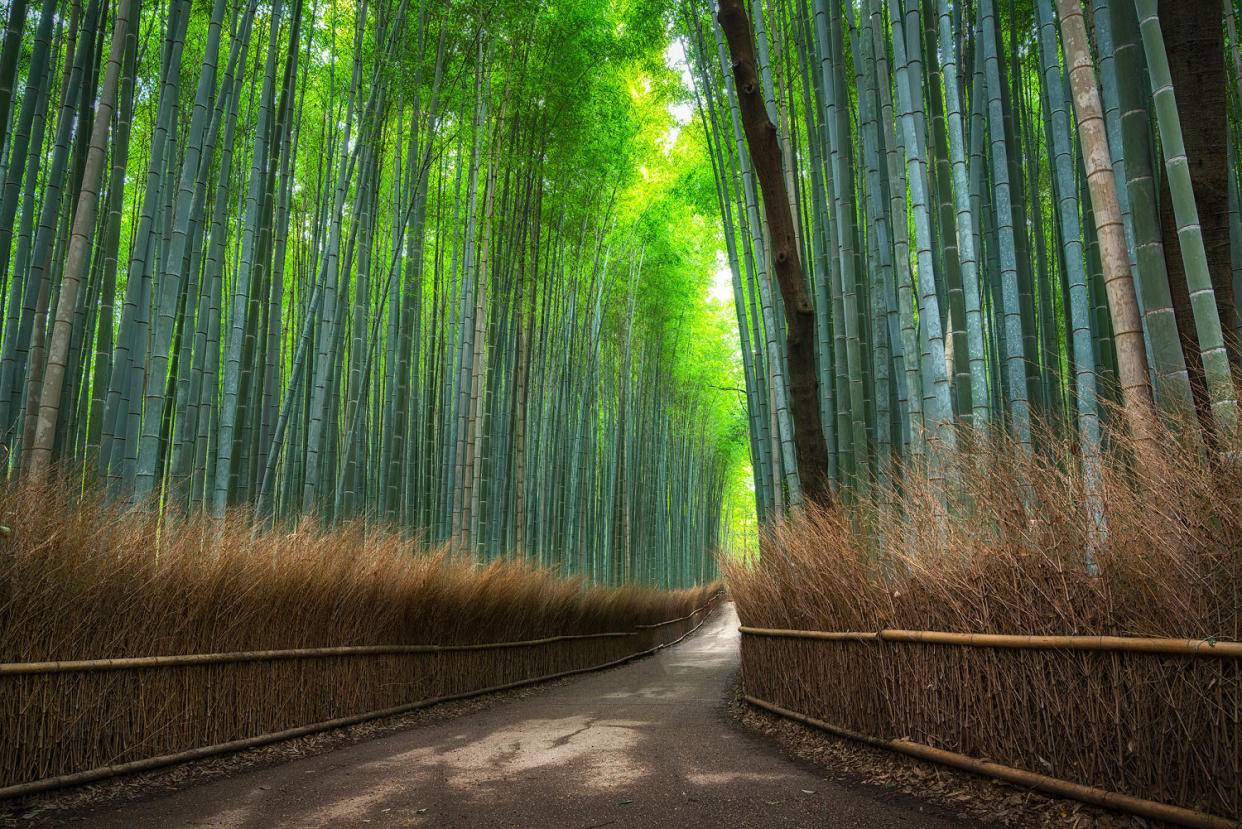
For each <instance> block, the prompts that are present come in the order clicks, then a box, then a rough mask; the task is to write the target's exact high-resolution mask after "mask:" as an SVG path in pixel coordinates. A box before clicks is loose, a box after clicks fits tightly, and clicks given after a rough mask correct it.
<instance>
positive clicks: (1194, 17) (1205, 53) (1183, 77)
mask: <svg viewBox="0 0 1242 829" xmlns="http://www.w3.org/2000/svg"><path fill="white" fill-rule="evenodd" d="M1220 15H1221V7H1220V3H1219V2H1216V1H1215V0H1160V28H1161V31H1162V33H1163V34H1164V46H1165V50H1166V52H1167V53H1168V57H1169V70H1170V72H1171V74H1172V78H1173V89H1174V91H1175V93H1176V94H1177V96H1178V104H1179V109H1180V114H1181V126H1182V137H1183V139H1184V141H1185V143H1186V159H1187V162H1188V163H1189V166H1190V180H1191V182H1192V184H1193V185H1194V190H1195V205H1196V207H1197V208H1198V212H1199V226H1200V228H1201V230H1202V233H1203V246H1204V248H1205V249H1206V250H1207V261H1208V273H1209V275H1210V276H1211V279H1212V290H1213V292H1214V293H1215V294H1216V309H1217V312H1218V313H1219V314H1220V320H1221V325H1222V327H1224V328H1225V330H1226V337H1225V339H1226V343H1227V344H1228V346H1229V357H1230V360H1229V362H1230V366H1231V368H1232V369H1233V372H1234V379H1235V382H1236V380H1237V371H1238V358H1239V352H1238V343H1237V342H1236V340H1235V339H1234V338H1233V337H1231V336H1229V334H1230V333H1231V332H1229V330H1228V329H1229V326H1230V324H1231V322H1232V321H1233V319H1234V313H1235V311H1234V307H1235V305H1234V303H1235V299H1234V295H1233V268H1232V263H1231V262H1230V258H1229V150H1228V147H1229V145H1228V140H1229V135H1228V128H1227V123H1226V117H1227V114H1226V99H1225V84H1226V83H1227V78H1226V76H1225V35H1224V27H1223V26H1222V25H1221V24H1220ZM1160 214H1161V219H1160V220H1161V235H1162V236H1163V241H1164V254H1165V260H1166V264H1167V265H1168V272H1169V289H1170V291H1171V293H1172V298H1173V311H1174V314H1175V315H1176V317H1177V328H1178V331H1179V333H1180V337H1181V342H1182V354H1183V356H1184V357H1185V359H1186V368H1187V370H1188V372H1189V375H1190V387H1191V391H1192V392H1193V394H1194V401H1195V411H1196V414H1197V415H1198V418H1199V422H1200V424H1201V425H1202V426H1203V429H1204V433H1205V435H1207V436H1209V440H1210V438H1211V435H1212V414H1211V406H1210V401H1209V399H1208V394H1207V386H1206V381H1205V378H1204V373H1203V360H1202V358H1201V357H1200V355H1199V339H1198V337H1197V336H1196V335H1195V320H1194V315H1193V313H1192V312H1191V307H1190V293H1189V290H1188V288H1187V285H1186V269H1185V267H1183V265H1182V255H1181V246H1180V245H1179V244H1178V238H1177V222H1176V221H1174V218H1173V202H1172V200H1171V198H1170V196H1169V184H1168V177H1167V176H1164V177H1162V178H1161V181H1160Z"/></svg>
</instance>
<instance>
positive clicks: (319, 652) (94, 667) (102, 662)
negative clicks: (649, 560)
mask: <svg viewBox="0 0 1242 829" xmlns="http://www.w3.org/2000/svg"><path fill="white" fill-rule="evenodd" d="M717 598H719V597H716V598H713V599H712V600H711V601H709V602H708V603H707V604H706V605H704V606H703V607H701V608H699V609H698V610H695V611H694V612H692V613H690V614H688V615H686V616H682V617H680V618H678V619H670V620H668V621H667V622H657V623H656V624H654V625H635V626H634V627H635V628H636V630H632V631H624V632H619V633H618V632H610V633H573V634H565V635H563V636H546V637H544V638H542V639H523V640H520V641H516V642H481V643H478V644H472V645H347V646H342V647H328V648H286V649H283V650H262V651H233V652H229V653H187V654H175V655H170V656H127V657H118V658H114V659H69V660H61V661H55V662H0V676H21V675H30V674H60V673H73V672H86V671H122V670H133V669H138V668H175V667H184V666H188V665H227V664H234V663H238V662H275V661H279V660H285V659H321V658H325V657H332V656H391V655H400V654H411V653H449V652H454V651H480V650H497V649H501V648H529V647H534V646H537V645H549V644H552V643H553V642H565V641H570V640H574V639H609V638H621V637H626V636H637V635H638V629H650V628H657V627H664V626H665V625H671V624H675V623H677V622H684V621H686V620H687V619H690V618H692V617H693V616H694V615H695V614H696V613H701V612H703V611H704V610H708V609H710V608H711V607H712V606H713V605H714V604H715V602H716V599H717Z"/></svg>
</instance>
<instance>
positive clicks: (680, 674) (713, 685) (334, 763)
mask: <svg viewBox="0 0 1242 829" xmlns="http://www.w3.org/2000/svg"><path fill="white" fill-rule="evenodd" d="M737 667H738V633H737V616H736V614H735V613H734V612H733V607H732V605H726V606H724V608H723V609H721V610H717V611H716V613H715V614H713V616H712V617H711V618H710V619H709V620H708V621H707V622H706V623H705V624H704V625H703V627H702V628H701V629H700V630H699V632H698V633H697V634H695V635H694V636H692V637H690V638H688V639H687V640H685V641H684V642H682V643H680V644H678V645H675V646H673V647H671V648H668V649H666V650H663V651H660V652H659V653H657V654H656V655H654V656H652V657H649V658H646V659H642V660H639V661H637V662H634V663H631V664H629V665H625V666H622V667H619V668H615V669H612V670H608V671H603V672H600V673H597V674H589V675H587V676H585V677H583V678H579V679H575V680H569V681H566V682H562V683H557V684H554V685H553V686H552V687H544V688H541V689H539V690H537V691H534V692H529V693H527V694H525V695H520V696H515V697H511V698H509V699H507V700H505V701H503V702H502V703H501V704H494V705H490V706H487V707H485V708H483V709H482V710H475V711H473V712H468V713H464V714H462V715H461V716H458V717H453V718H451V719H441V720H440V721H438V722H434V721H433V722H429V723H424V724H421V725H419V726H418V727H414V728H406V729H404V730H401V731H397V732H394V733H387V734H383V733H381V734H380V736H375V737H373V738H372V739H367V740H366V741H364V742H359V743H356V744H354V745H346V746H344V747H339V748H336V749H335V750H331V751H328V752H326V753H320V754H317V755H315V756H309V757H300V758H298V759H294V760H292V761H291V762H284V763H281V764H279V765H274V766H269V767H266V768H251V769H249V770H245V771H242V772H240V773H236V774H233V775H231V776H227V777H217V778H216V779H210V780H208V781H207V782H197V783H196V782H195V780H194V779H193V777H192V776H191V777H188V778H186V779H185V781H184V785H185V788H182V789H180V790H178V791H175V792H172V793H168V792H163V793H158V794H153V793H150V792H145V793H142V792H140V793H139V795H138V797H137V799H134V800H130V801H128V802H122V801H120V800H117V799H114V800H112V801H111V802H109V803H104V804H101V805H97V806H95V807H94V808H93V809H89V810H78V811H59V810H58V811H44V812H42V813H41V814H39V815H33V814H32V815H30V817H31V818H33V819H32V820H31V821H27V822H28V823H32V824H34V825H76V826H100V827H137V828H139V829H140V828H141V827H175V826H211V827H269V826H361V825H372V826H453V827H483V826H523V827H547V826H575V827H595V826H618V827H620V826H736V827H750V826H753V827H769V826H773V827H775V826H812V825H817V826H877V827H896V826H919V827H938V826H950V825H962V823H963V821H960V820H958V819H957V818H955V816H954V813H953V812H952V811H945V810H944V809H943V808H941V807H937V806H934V805H932V804H930V803H928V802H925V801H921V800H917V799H915V798H913V797H911V796H909V795H907V794H904V793H901V792H899V791H896V790H893V789H886V788H884V787H882V786H881V787H877V786H862V785H859V784H857V783H851V782H833V781H829V780H826V779H825V772H824V771H822V770H818V769H816V768H814V767H812V766H810V765H809V764H807V763H804V762H800V761H795V760H790V759H788V758H787V757H785V756H784V755H782V753H781V750H780V748H779V746H778V745H777V744H776V743H774V742H773V741H772V740H770V739H767V738H764V737H761V736H759V735H757V734H756V733H755V732H754V731H750V730H747V729H744V728H742V727H739V725H738V724H737V723H736V722H734V721H733V720H732V719H731V718H730V717H729V716H728V713H727V711H726V702H727V698H728V696H729V693H730V686H731V683H732V680H733V677H734V675H735V674H736V671H737ZM970 825H979V824H975V823H971V824H970Z"/></svg>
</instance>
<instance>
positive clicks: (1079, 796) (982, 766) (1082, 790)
mask: <svg viewBox="0 0 1242 829" xmlns="http://www.w3.org/2000/svg"><path fill="white" fill-rule="evenodd" d="M746 701H747V702H749V703H750V704H751V705H755V706H757V707H759V708H763V709H765V710H767V711H771V712H772V713H773V714H778V715H780V716H782V717H785V718H787V719H791V720H795V721H797V722H801V723H804V724H806V725H809V726H812V727H814V728H818V729H819V730H821V731H826V732H828V733H829V734H834V735H836V736H838V737H845V738H848V739H851V740H856V741H858V742H861V743H865V744H867V745H869V746H874V747H876V748H884V749H888V750H890V751H896V752H899V753H901V754H906V755H909V756H910V757H917V758H919V759H922V760H931V761H932V762H936V763H941V764H943V765H946V766H953V767H954V768H959V769H962V770H964V771H969V772H973V773H975V774H980V775H983V776H985V777H994V778H996V779H998V780H1005V781H1007V782H1009V783H1015V784H1017V785H1019V786H1029V787H1030V788H1032V789H1038V790H1040V791H1044V792H1048V793H1049V794H1055V795H1058V796H1060V797H1069V798H1072V799H1074V800H1080V801H1082V802H1084V803H1091V804H1094V805H1096V806H1104V807H1106V808H1109V809H1116V810H1118V811H1124V812H1130V813H1132V814H1136V815H1140V816H1142V817H1145V818H1150V819H1151V820H1162V821H1168V822H1169V823H1176V824H1178V825H1180V826H1193V827H1200V828H1201V829H1226V828H1227V827H1237V826H1238V823H1237V822H1236V821H1232V820H1228V819H1226V818H1223V817H1217V816H1216V815H1209V814H1205V813H1204V812H1196V811H1194V810H1192V809H1183V808H1181V807H1180V806H1170V805H1169V804H1167V803H1158V802H1156V801H1154V800H1145V799H1143V798H1141V797H1131V796H1130V795H1125V794H1118V793H1117V792H1110V791H1107V790H1105V789H1097V788H1095V787H1094V786H1084V785H1082V784H1080V783H1071V782H1070V781H1068V780H1062V779H1061V778H1059V777H1048V776H1047V775H1043V774H1036V773H1035V772H1030V771H1026V770H1024V769H1017V768H1014V767H1012V766H1003V765H1001V764H1000V763H992V762H989V761H987V760H979V759H976V758H974V757H968V756H967V755H965V754H958V753H957V752H954V751H945V750H944V749H939V748H933V747H932V746H928V745H923V744H922V743H916V742H912V741H910V740H905V739H896V740H884V739H880V738H879V737H872V736H869V735H867V734H859V733H858V732H856V731H851V730H849V729H848V728H841V727H840V726H837V725H833V724H831V723H827V722H824V721H823V720H817V719H815V718H814V717H808V716H807V715H806V714H801V713H799V712H797V711H791V710H789V709H788V708H782V707H781V706H779V705H776V704H775V703H771V702H768V701H767V700H762V699H759V698H758V697H752V696H750V695H747V696H746Z"/></svg>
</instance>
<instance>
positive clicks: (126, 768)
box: [0, 595, 719, 800]
mask: <svg viewBox="0 0 1242 829" xmlns="http://www.w3.org/2000/svg"><path fill="white" fill-rule="evenodd" d="M717 599H719V597H718V595H717V597H713V598H712V599H710V600H709V602H708V603H707V604H705V605H703V607H702V608H699V610H696V611H694V613H699V611H704V610H710V609H712V608H713V607H714V605H715V603H717ZM694 613H692V614H689V616H693V615H694ZM689 616H682V618H681V619H674V621H684V620H686V619H688V618H689ZM705 621H707V618H705V616H704V618H703V619H702V620H699V623H698V624H697V625H694V626H693V628H691V629H689V630H687V631H686V633H684V634H682V635H681V636H678V638H677V639H674V640H673V641H669V643H664V644H662V645H656V646H655V648H648V649H647V650H642V651H638V653H637V654H630V655H628V656H622V657H621V659H615V660H612V661H611V662H604V664H602V665H594V666H591V667H576V669H574V670H570V671H561V672H559V674H548V675H545V676H535V677H532V679H527V680H517V681H515V682H505V684H504V685H493V686H491V687H486V689H478V690H474V691H462V692H461V694H447V695H445V696H436V697H427V698H426V700H417V701H415V702H406V703H404V705H396V706H392V707H390V708H381V710H379V711H368V712H365V713H355V715H353V716H349V717H337V718H335V720H324V721H323V722H315V723H311V725H308V726H298V727H297V728H286V730H284V731H273V732H272V733H267V735H258V736H256V737H247V738H245V740H232V741H230V742H226V743H217V744H215V746H201V747H199V748H190V749H188V751H181V752H176V753H173V754H161V756H159V757H147V758H144V759H135V761H132V762H128V763H118V764H116V766H101V767H99V768H92V769H87V771H84V772H75V773H72V774H61V776H58V777H47V778H43V779H41V781H31V782H30V783H17V784H15V785H5V787H0V800H11V799H12V798H19V797H26V795H30V794H40V793H43V792H51V790H53V789H61V788H66V787H70V785H84V784H87V783H96V782H98V781H104V779H111V778H113V777H120V776H123V774H134V773H138V772H149V771H154V769H158V768H165V767H168V766H175V764H178V763H185V762H190V761H194V759H205V758H207V757H217V756H220V754H229V753H232V752H237V751H245V749H247V748H258V747H261V746H267V744H270V743H274V742H279V741H282V740H293V738H294V737H306V736H307V735H314V733H319V732H323V731H332V730H333V728H347V727H349V726H356V725H358V723H361V722H370V721H371V720H383V718H384V717H394V716H397V715H401V713H407V712H410V711H417V710H419V708H430V707H431V706H433V705H441V703H445V702H455V701H457V700H469V698H472V697H477V696H483V695H487V694H497V692H499V691H509V690H512V689H519V687H525V686H528V685H537V684H539V682H549V681H551V680H559V679H564V677H566V676H576V675H578V674H590V672H592V671H602V670H605V669H609V667H616V666H617V665H623V664H626V662H628V661H632V660H636V659H640V657H642V656H648V655H651V654H655V653H656V651H658V650H662V649H664V648H671V646H672V645H676V644H677V643H679V641H682V640H683V639H686V638H687V636H689V635H691V634H693V633H694V631H696V630H698V629H699V628H702V626H703V623H705ZM595 635H599V634H584V635H576V636H553V638H550V639H549V641H551V640H556V639H575V638H576V639H585V638H590V636H595ZM607 635H622V636H628V635H631V634H607ZM530 641H535V640H528V641H522V643H515V644H519V645H527V644H530ZM407 648H431V646H430V645H407ZM303 650H333V649H322V648H317V649H303ZM440 650H460V646H458V648H442V649H440ZM251 653H263V651H251ZM200 655H207V654H200ZM153 659H160V657H153ZM96 661H99V660H96ZM112 661H116V660H112ZM30 664H35V662H30ZM53 664H55V662H53ZM195 664H197V662H195Z"/></svg>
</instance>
